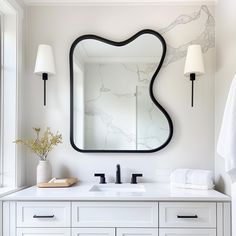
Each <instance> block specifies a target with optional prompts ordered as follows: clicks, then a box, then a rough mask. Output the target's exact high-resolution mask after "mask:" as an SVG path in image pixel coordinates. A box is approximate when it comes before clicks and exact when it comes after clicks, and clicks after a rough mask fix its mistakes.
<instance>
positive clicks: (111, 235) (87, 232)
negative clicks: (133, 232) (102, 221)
mask: <svg viewBox="0 0 236 236" xmlns="http://www.w3.org/2000/svg"><path fill="white" fill-rule="evenodd" d="M115 235H116V232H115V228H73V229H72V236H115Z"/></svg>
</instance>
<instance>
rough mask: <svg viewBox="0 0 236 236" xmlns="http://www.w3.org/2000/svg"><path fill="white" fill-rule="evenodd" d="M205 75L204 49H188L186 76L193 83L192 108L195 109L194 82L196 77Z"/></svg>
mask: <svg viewBox="0 0 236 236" xmlns="http://www.w3.org/2000/svg"><path fill="white" fill-rule="evenodd" d="M204 73H205V68H204V64H203V58H202V49H201V46H200V45H190V46H189V47H188V51H187V56H186V61H185V67H184V75H185V76H189V77H190V81H191V83H192V95H191V106H192V107H193V97H194V95H193V92H194V81H195V79H196V76H198V75H203V74H204Z"/></svg>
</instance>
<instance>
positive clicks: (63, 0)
mask: <svg viewBox="0 0 236 236" xmlns="http://www.w3.org/2000/svg"><path fill="white" fill-rule="evenodd" d="M22 1H23V2H24V3H25V4H26V5H30V6H31V5H32V6H34V5H36V6H40V5H155V4H162V5H163V4H177V5H179V4H200V3H208V4H215V3H216V2H217V0H205V1H204V0H22Z"/></svg>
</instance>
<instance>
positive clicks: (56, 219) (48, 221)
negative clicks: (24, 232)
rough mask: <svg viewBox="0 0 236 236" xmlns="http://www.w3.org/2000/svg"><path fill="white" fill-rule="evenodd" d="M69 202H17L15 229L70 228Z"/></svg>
mask: <svg viewBox="0 0 236 236" xmlns="http://www.w3.org/2000/svg"><path fill="white" fill-rule="evenodd" d="M70 215H71V214H70V203H69V202H17V227H70V220H71V217H70Z"/></svg>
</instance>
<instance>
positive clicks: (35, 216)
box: [33, 215, 54, 219]
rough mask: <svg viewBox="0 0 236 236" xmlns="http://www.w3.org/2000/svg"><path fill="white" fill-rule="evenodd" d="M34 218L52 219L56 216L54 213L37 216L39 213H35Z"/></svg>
mask: <svg viewBox="0 0 236 236" xmlns="http://www.w3.org/2000/svg"><path fill="white" fill-rule="evenodd" d="M33 218H34V219H47V218H49V219H51V218H54V215H50V216H37V215H34V216H33Z"/></svg>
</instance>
